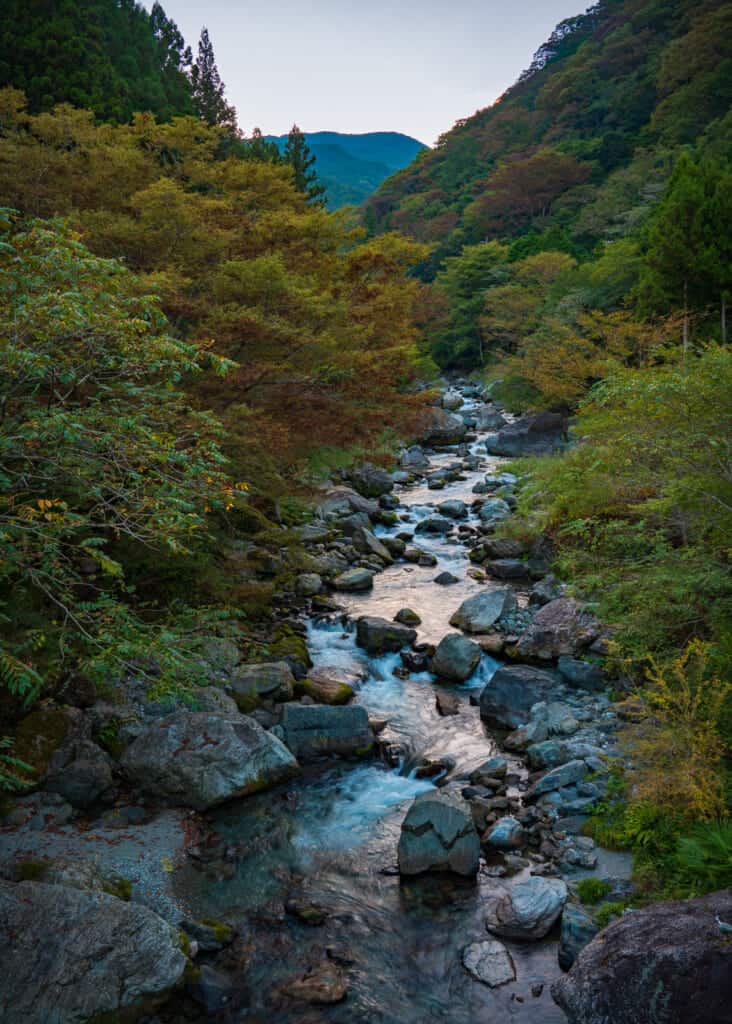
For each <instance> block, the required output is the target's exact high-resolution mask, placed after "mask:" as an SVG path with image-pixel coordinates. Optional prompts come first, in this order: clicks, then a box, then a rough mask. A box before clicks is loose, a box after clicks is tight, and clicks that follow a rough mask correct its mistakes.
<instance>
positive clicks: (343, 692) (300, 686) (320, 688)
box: [295, 669, 354, 704]
mask: <svg viewBox="0 0 732 1024" xmlns="http://www.w3.org/2000/svg"><path fill="white" fill-rule="evenodd" d="M295 692H296V693H298V694H300V695H303V694H304V695H306V696H308V697H312V698H313V700H314V701H315V703H316V704H347V703H348V702H349V700H351V698H352V697H353V694H354V690H353V687H352V686H351V685H350V683H347V682H346V681H345V680H343V679H340V678H339V677H338V676H337V675H335V674H334V673H333V672H332V671H329V670H327V669H318V670H315V671H310V672H309V673H308V675H307V677H306V678H305V679H301V680H299V682H297V683H296V684H295Z"/></svg>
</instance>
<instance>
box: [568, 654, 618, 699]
mask: <svg viewBox="0 0 732 1024" xmlns="http://www.w3.org/2000/svg"><path fill="white" fill-rule="evenodd" d="M559 671H560V672H561V674H562V678H563V679H564V680H565V681H566V682H567V683H569V685H570V686H573V687H575V689H577V690H594V691H595V692H599V691H601V690H606V689H607V686H608V678H607V676H606V675H605V673H604V672H603V671H602V669H601V668H600V666H599V665H596V664H595V663H594V662H593V661H582V660H581V659H580V658H571V657H569V655H566V654H565V655H564V656H563V657H561V658H560V659H559Z"/></svg>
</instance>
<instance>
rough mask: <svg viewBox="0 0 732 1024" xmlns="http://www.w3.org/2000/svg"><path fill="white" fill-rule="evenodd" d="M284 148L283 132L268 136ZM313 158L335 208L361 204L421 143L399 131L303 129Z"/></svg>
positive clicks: (415, 154) (414, 155)
mask: <svg viewBox="0 0 732 1024" xmlns="http://www.w3.org/2000/svg"><path fill="white" fill-rule="evenodd" d="M267 138H268V139H269V140H270V141H272V142H276V143H277V145H278V146H279V147H280V149H284V147H285V143H286V142H287V136H286V135H268V136H267ZM305 139H306V141H307V144H308V146H309V147H310V150H311V151H312V153H313V155H314V156H315V158H316V161H317V162H316V164H315V170H316V171H317V173H318V177H319V178H320V180H321V181H322V183H323V184H324V185H325V187H326V189H327V197H326V198H327V202H328V206H329V207H330V209H332V210H335V209H337V208H338V207H339V206H345V205H346V204H349V203H351V204H354V205H360V204H361V203H362V202H363V201H364V199H366V198H367V196H370V195H371V193H372V192H375V191H376V189H377V188H378V187H379V185H380V184H381V183H382V181H384V179H385V178H388V177H389V175H391V174H393V173H394V172H395V171H399V170H401V168H402V167H406V166H407V164H410V163H411V162H412V160H414V158H415V157H416V156H417V154H418V153H420V152H421V151H422V150H423V149H427V146H425V145H424V143H422V142H419V141H418V140H417V139H413V138H411V137H410V136H409V135H402V134H401V133H400V132H367V133H365V134H363V135H348V134H344V133H342V132H305Z"/></svg>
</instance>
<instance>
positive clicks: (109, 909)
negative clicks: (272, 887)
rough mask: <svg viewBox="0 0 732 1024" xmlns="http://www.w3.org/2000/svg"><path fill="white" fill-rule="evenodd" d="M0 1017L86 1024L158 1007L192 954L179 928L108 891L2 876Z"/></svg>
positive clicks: (11, 1022)
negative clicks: (6, 879) (184, 949)
mask: <svg viewBox="0 0 732 1024" xmlns="http://www.w3.org/2000/svg"><path fill="white" fill-rule="evenodd" d="M0 962H1V963H2V965H3V967H2V984H1V985H0V1019H2V1020H3V1022H4V1024H30V1022H31V1021H38V1022H39V1024H40V1022H41V1021H48V1022H49V1024H51V1022H59V1024H88V1022H90V1021H96V1020H102V1019H104V1020H112V1019H114V1020H118V1019H120V1020H121V1019H124V1020H130V1021H134V1020H137V1019H138V1018H140V1017H141V1016H143V1015H144V1014H147V1013H151V1012H154V1010H155V1008H156V1007H157V1006H159V1005H160V1004H161V1003H163V1002H164V1001H165V1000H166V999H167V997H168V995H169V994H170V993H171V991H172V990H173V989H174V988H175V987H176V986H177V985H178V984H179V983H180V982H181V981H182V979H183V973H184V971H185V968H186V964H187V963H188V960H187V959H186V957H185V956H184V954H183V952H182V950H181V944H180V936H179V934H178V932H177V930H176V929H175V928H173V927H171V926H170V925H169V924H167V923H166V922H165V921H163V919H162V918H160V917H158V916H157V914H154V913H153V912H152V911H151V910H148V909H147V907H143V906H141V905H139V904H137V903H126V902H124V901H122V900H119V899H117V898H116V897H114V896H108V895H107V894H105V893H99V892H88V891H85V890H82V889H75V888H67V887H65V886H61V885H46V884H44V883H40V882H18V883H10V882H3V881H0Z"/></svg>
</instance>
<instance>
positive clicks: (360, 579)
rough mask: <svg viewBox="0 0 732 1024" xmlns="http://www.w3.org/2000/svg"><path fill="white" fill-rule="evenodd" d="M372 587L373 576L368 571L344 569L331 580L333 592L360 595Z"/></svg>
mask: <svg viewBox="0 0 732 1024" xmlns="http://www.w3.org/2000/svg"><path fill="white" fill-rule="evenodd" d="M373 585H374V574H373V573H372V572H371V570H370V569H358V568H357V569H346V571H345V572H342V573H341V574H340V575H339V576H336V578H335V579H334V580H333V587H334V588H335V590H342V591H345V592H347V593H348V592H355V593H360V592H361V591H364V590H371V588H372V587H373Z"/></svg>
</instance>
